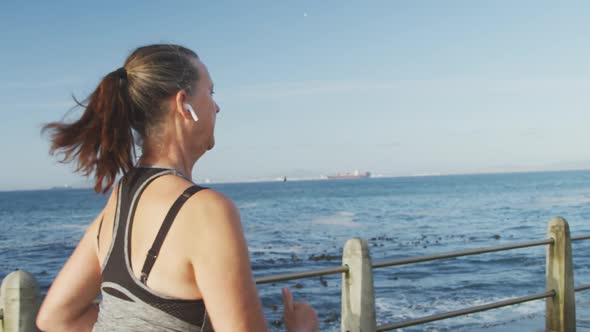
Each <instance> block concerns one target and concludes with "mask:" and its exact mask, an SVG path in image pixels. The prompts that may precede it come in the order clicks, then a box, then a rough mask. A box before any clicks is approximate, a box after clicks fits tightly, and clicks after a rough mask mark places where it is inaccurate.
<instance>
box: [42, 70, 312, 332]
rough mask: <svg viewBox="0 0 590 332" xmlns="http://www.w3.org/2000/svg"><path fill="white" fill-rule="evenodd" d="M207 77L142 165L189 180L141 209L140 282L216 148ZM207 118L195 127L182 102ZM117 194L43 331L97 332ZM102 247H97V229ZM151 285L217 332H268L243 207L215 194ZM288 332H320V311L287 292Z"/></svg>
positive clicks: (191, 209)
mask: <svg viewBox="0 0 590 332" xmlns="http://www.w3.org/2000/svg"><path fill="white" fill-rule="evenodd" d="M195 65H196V66H197V68H198V70H199V73H200V74H201V75H200V76H201V78H200V80H199V81H198V82H196V85H197V87H196V91H195V92H194V93H193V95H189V94H187V93H186V92H185V91H184V90H181V91H179V92H178V93H177V94H176V95H174V96H171V97H170V98H168V99H167V100H166V101H165V105H167V107H168V108H169V109H170V112H169V115H168V117H167V118H166V120H165V126H164V128H165V131H164V133H163V135H162V137H163V139H162V140H161V141H159V142H158V143H159V144H153V145H150V146H154V147H155V148H154V149H152V151H144V155H143V157H142V159H141V163H143V164H153V165H160V166H166V167H171V168H174V169H176V170H178V171H180V172H182V173H183V174H186V175H187V176H188V177H189V179H188V180H187V179H184V178H182V177H179V176H174V175H166V176H162V177H160V178H158V179H156V180H155V181H154V182H152V183H151V184H150V185H149V186H148V187H147V189H146V190H145V192H144V193H143V195H142V196H141V198H140V199H139V202H138V207H137V211H136V214H135V217H134V222H133V228H132V234H131V244H130V246H131V265H132V267H131V268H132V271H133V274H134V275H135V277H136V278H138V279H139V276H140V272H141V271H140V270H141V266H142V265H143V262H144V260H145V257H146V253H147V251H148V249H149V248H150V246H151V244H152V243H153V240H154V238H155V236H156V233H157V232H158V230H159V228H160V225H161V223H162V221H163V220H164V216H165V214H166V213H167V212H168V209H169V208H170V206H171V205H172V203H173V202H174V200H175V199H176V198H177V197H178V196H179V195H180V194H181V193H182V192H183V191H184V190H185V189H186V188H188V187H189V186H191V185H192V182H190V181H189V180H190V175H191V174H192V169H193V167H194V165H195V163H196V162H197V160H198V159H199V158H200V157H201V156H202V155H203V154H204V153H205V152H206V151H208V150H210V149H212V148H213V146H214V144H215V140H214V128H215V119H216V115H217V113H218V112H219V107H218V106H217V104H216V103H215V101H214V100H213V98H212V94H213V83H212V82H211V78H210V76H209V73H208V71H207V68H206V67H205V65H204V64H203V63H201V62H200V61H197V60H196V61H195ZM184 103H189V104H191V105H192V107H193V108H194V109H195V111H196V112H197V114H198V118H199V120H198V121H197V122H194V120H193V119H192V117H191V115H190V114H189V113H188V111H187V110H186V109H185V108H184V106H183V104H184ZM116 202H117V188H115V189H114V190H113V193H112V194H111V196H110V197H109V200H108V202H107V205H106V206H105V208H104V209H103V211H102V212H101V213H100V215H99V216H98V217H97V218H96V219H95V220H94V221H93V222H92V224H91V225H90V227H89V228H88V230H87V232H86V234H85V235H84V237H83V238H82V240H81V241H80V243H79V244H78V246H77V248H76V250H75V251H74V253H73V254H72V256H71V257H70V258H69V260H68V261H67V263H66V264H65V266H64V267H63V268H62V270H61V271H60V272H59V274H58V276H57V278H56V279H55V281H54V282H53V284H52V286H51V288H50V290H49V292H48V294H47V296H46V298H45V300H44V302H43V304H42V306H41V309H40V311H39V315H38V316H37V325H38V327H39V328H40V329H41V330H43V331H91V330H92V327H93V325H94V323H95V321H96V319H97V315H98V307H97V306H96V305H95V304H93V301H94V299H96V297H97V296H98V295H99V293H100V282H101V266H102V265H103V264H104V261H105V258H106V256H107V253H108V251H109V247H110V245H111V241H112V229H113V224H114V219H115V210H116ZM101 219H102V220H103V224H102V227H101V229H100V243H97V240H96V236H97V234H98V230H99V227H98V224H99V222H100V220H101ZM147 286H148V287H149V288H151V289H152V290H154V291H155V292H157V293H160V294H163V295H167V296H171V297H175V298H179V299H191V300H196V299H203V300H204V301H205V304H206V307H207V312H208V314H209V316H210V318H211V322H212V324H213V327H214V329H215V331H221V332H223V331H232V332H234V331H244V332H248V331H257V332H258V331H261V332H264V331H268V327H267V326H266V321H265V319H264V315H263V311H262V305H261V302H260V299H259V297H258V294H257V291H256V285H255V282H254V278H253V276H252V271H251V267H250V261H249V257H248V246H247V244H246V240H245V238H244V233H243V230H242V225H241V222H240V216H239V213H238V210H237V209H236V207H235V205H234V204H233V203H232V202H231V201H230V200H229V199H228V198H226V197H225V196H223V195H222V194H220V193H218V192H216V191H214V190H210V189H209V190H203V191H200V192H198V193H197V194H195V195H193V196H192V197H191V198H190V199H189V200H188V201H187V202H186V203H185V204H184V206H183V207H182V208H181V210H180V212H179V213H178V216H177V217H176V219H175V222H174V224H173V225H172V228H171V229H170V232H169V233H168V235H167V237H166V240H165V241H164V244H163V246H162V249H161V251H160V255H159V257H158V259H157V260H156V263H155V265H154V267H153V269H152V272H151V274H150V278H149V279H148V282H147ZM283 297H284V301H285V322H286V326H287V331H289V332H307V331H312V332H313V331H317V330H318V327H317V326H318V321H317V316H316V313H315V311H314V310H313V309H312V308H311V307H310V306H309V305H307V304H305V303H295V302H293V298H292V296H291V295H290V292H288V290H287V293H283Z"/></svg>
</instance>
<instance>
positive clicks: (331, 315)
mask: <svg viewBox="0 0 590 332" xmlns="http://www.w3.org/2000/svg"><path fill="white" fill-rule="evenodd" d="M339 319H340V315H339V314H338V313H336V312H333V311H332V312H330V313H329V314H328V315H327V316H326V318H324V323H333V322H336V321H338V320H339Z"/></svg>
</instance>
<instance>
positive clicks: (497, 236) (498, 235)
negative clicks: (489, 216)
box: [492, 234, 500, 240]
mask: <svg viewBox="0 0 590 332" xmlns="http://www.w3.org/2000/svg"><path fill="white" fill-rule="evenodd" d="M492 238H494V239H495V240H500V234H494V236H492Z"/></svg>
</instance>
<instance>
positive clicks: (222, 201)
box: [182, 189, 243, 247]
mask: <svg viewBox="0 0 590 332" xmlns="http://www.w3.org/2000/svg"><path fill="white" fill-rule="evenodd" d="M182 223H183V226H182V228H183V231H184V236H186V237H188V238H190V239H192V241H188V242H189V243H192V244H191V246H197V247H201V246H212V245H216V243H215V244H214V243H212V242H217V243H219V241H221V242H225V243H228V242H231V243H234V242H236V241H238V242H241V241H242V238H243V230H242V225H241V222H240V215H239V213H238V209H237V208H236V206H235V204H234V203H233V202H232V201H231V200H230V199H229V198H228V197H226V196H225V195H223V194H222V193H220V192H218V191H215V190H212V189H205V190H201V191H199V192H198V193H196V194H195V195H193V196H192V197H191V198H189V199H188V201H187V202H186V203H185V207H183V209H182Z"/></svg>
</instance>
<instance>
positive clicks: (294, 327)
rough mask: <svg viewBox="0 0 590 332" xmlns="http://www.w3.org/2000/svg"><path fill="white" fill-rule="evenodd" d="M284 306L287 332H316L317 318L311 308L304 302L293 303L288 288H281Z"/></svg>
mask: <svg viewBox="0 0 590 332" xmlns="http://www.w3.org/2000/svg"><path fill="white" fill-rule="evenodd" d="M283 304H284V305H285V314H284V316H285V326H286V327H287V332H318V331H319V323H318V316H317V314H316V312H315V310H313V308H312V307H311V306H310V305H309V304H307V303H304V302H293V295H292V294H291V291H290V290H289V288H283Z"/></svg>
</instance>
